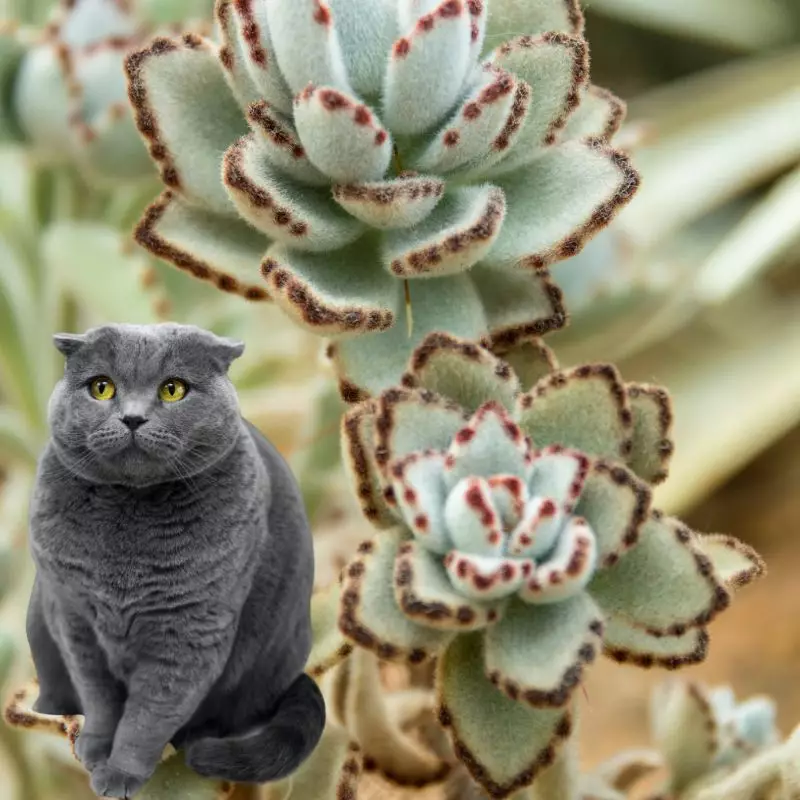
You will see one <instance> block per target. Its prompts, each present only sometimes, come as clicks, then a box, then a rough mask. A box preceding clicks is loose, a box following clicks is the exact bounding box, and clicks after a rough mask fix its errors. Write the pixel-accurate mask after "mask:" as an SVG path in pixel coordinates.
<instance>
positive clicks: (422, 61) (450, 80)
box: [383, 0, 474, 135]
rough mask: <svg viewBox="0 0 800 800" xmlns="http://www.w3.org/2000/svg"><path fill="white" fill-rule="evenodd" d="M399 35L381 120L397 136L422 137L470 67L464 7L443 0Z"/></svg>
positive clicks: (449, 104) (454, 98)
mask: <svg viewBox="0 0 800 800" xmlns="http://www.w3.org/2000/svg"><path fill="white" fill-rule="evenodd" d="M404 33H405V35H403V36H401V38H399V39H397V41H395V43H394V45H393V47H392V50H391V53H390V55H389V64H388V67H387V69H386V77H385V82H384V86H383V102H384V109H383V117H384V119H385V120H386V123H387V124H388V126H389V127H390V128H391V130H392V131H393V132H394V133H395V134H396V135H401V134H417V133H421V132H423V131H425V130H427V129H428V128H431V127H432V126H434V125H435V124H436V123H437V122H439V121H440V120H441V119H442V118H443V117H444V116H445V115H446V114H447V113H448V112H449V111H450V109H451V108H452V107H453V105H454V104H455V103H456V101H457V100H458V97H459V94H460V92H461V87H462V85H463V83H464V80H465V79H466V77H467V74H468V71H469V70H470V68H471V67H472V66H473V64H474V61H473V53H472V49H471V42H472V39H471V20H470V14H469V11H468V10H467V6H466V4H465V3H462V2H456V3H454V2H452V0H442V2H441V3H440V4H439V5H438V6H437V7H436V8H434V9H432V10H431V11H430V13H429V14H425V15H423V16H421V17H419V18H418V19H417V22H416V25H415V27H414V28H413V30H411V31H409V32H407V33H406V32H404ZM420 98H425V102H423V103H421V102H419V99H420Z"/></svg>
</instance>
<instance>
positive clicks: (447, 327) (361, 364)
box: [332, 275, 487, 399]
mask: <svg viewBox="0 0 800 800" xmlns="http://www.w3.org/2000/svg"><path fill="white" fill-rule="evenodd" d="M398 285H400V284H398ZM408 291H409V295H410V298H411V303H410V313H411V318H412V321H411V326H412V330H411V333H409V329H408V325H407V324H406V320H404V319H403V315H402V306H401V308H400V309H399V316H398V319H397V321H396V322H395V324H394V325H393V326H392V327H391V328H390V329H389V330H388V331H385V332H384V333H372V334H369V335H368V336H359V337H357V338H350V339H342V340H339V341H337V342H336V343H335V345H334V348H333V353H332V356H333V359H334V363H335V365H336V368H337V371H338V372H339V374H340V375H342V376H344V380H345V381H346V384H347V386H346V387H345V391H344V393H343V396H345V399H348V398H350V399H353V398H357V397H364V396H366V395H367V394H373V393H378V392H381V391H383V390H384V389H388V388H389V387H390V386H394V385H395V384H396V383H397V381H398V379H399V377H400V376H401V375H402V374H403V372H405V369H406V366H407V364H408V361H409V359H410V358H411V355H412V353H413V352H414V350H415V348H416V347H417V346H418V345H419V343H420V342H422V340H423V339H424V338H425V337H426V336H427V335H428V334H429V333H431V332H434V331H447V332H448V333H451V334H453V335H454V336H458V337H461V338H464V339H470V340H473V341H475V340H479V339H481V338H482V337H483V336H485V335H486V333H487V329H486V319H485V316H484V312H483V307H482V302H481V298H480V295H479V294H478V292H477V290H476V288H475V286H474V284H473V283H472V281H471V280H470V277H469V276H468V275H453V276H450V277H447V278H428V279H426V280H418V281H409V288H408Z"/></svg>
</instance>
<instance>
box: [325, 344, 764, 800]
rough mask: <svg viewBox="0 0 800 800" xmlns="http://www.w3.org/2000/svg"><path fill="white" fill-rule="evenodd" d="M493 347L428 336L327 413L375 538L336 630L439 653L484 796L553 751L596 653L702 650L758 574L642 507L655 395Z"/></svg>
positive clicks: (348, 578) (662, 469)
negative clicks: (381, 385) (359, 395)
mask: <svg viewBox="0 0 800 800" xmlns="http://www.w3.org/2000/svg"><path fill="white" fill-rule="evenodd" d="M505 359H507V360H505ZM505 359H500V358H499V357H497V356H496V355H494V354H493V353H491V352H490V351H488V350H486V349H484V348H481V347H479V346H477V345H475V344H474V343H469V342H467V341H464V340H460V339H457V338H455V337H451V336H448V335H444V334H439V333H435V334H432V335H430V336H429V337H428V338H427V339H426V340H425V341H424V342H423V343H422V345H421V346H420V347H419V348H418V349H417V350H416V351H415V353H414V354H413V356H412V357H411V359H410V362H409V365H408V369H407V372H406V373H405V375H404V376H403V379H402V385H400V386H397V387H394V388H391V389H389V390H387V391H385V392H383V393H381V395H380V396H379V397H377V398H374V399H370V400H367V401H365V402H363V403H361V404H359V405H356V406H355V407H353V408H352V409H351V410H350V411H349V412H348V413H347V415H346V416H345V419H344V422H343V438H344V447H345V450H346V452H347V454H348V456H349V459H348V461H349V470H350V475H351V478H352V481H353V485H354V488H355V490H356V493H357V495H358V497H359V498H360V501H361V503H362V507H363V510H364V513H365V514H366V516H367V517H368V518H369V519H370V520H371V521H372V522H373V524H375V525H376V526H377V527H380V528H383V529H384V530H382V531H381V532H380V533H378V534H377V535H376V536H375V537H374V539H372V540H370V541H368V542H365V543H364V544H363V545H362V547H361V549H360V551H359V554H358V556H357V557H356V558H355V559H354V560H353V561H352V562H351V563H350V564H349V565H348V566H347V567H346V568H345V570H344V572H343V575H342V581H343V593H342V605H341V611H340V619H339V625H340V629H341V631H342V632H343V633H344V634H345V635H346V636H348V637H349V638H350V639H351V640H352V641H353V642H354V643H355V644H357V645H360V646H362V647H366V648H369V649H372V650H373V651H375V652H376V653H377V654H378V655H379V656H381V657H382V658H386V659H393V660H402V661H409V662H421V661H424V660H426V659H428V658H432V657H438V693H439V706H440V712H439V718H440V721H441V722H442V724H443V725H444V726H445V727H447V728H448V729H449V731H450V735H451V736H452V738H453V740H454V744H455V752H456V753H457V754H458V756H459V758H461V759H462V760H463V761H464V762H465V764H466V766H467V767H468V768H469V770H470V772H471V773H472V775H473V777H474V778H475V779H476V780H477V781H478V782H480V783H481V784H483V786H484V787H485V788H486V789H487V791H488V792H489V793H490V794H491V795H492V796H493V797H506V796H509V795H510V794H512V793H513V792H514V791H516V790H518V789H519V788H521V787H522V786H525V785H527V784H529V783H531V782H532V781H533V780H534V778H535V776H536V774H537V773H538V772H539V771H540V770H541V769H542V768H543V767H545V766H546V765H547V764H549V763H550V762H551V761H552V760H553V758H554V756H555V752H556V749H557V747H558V744H559V742H560V741H561V740H562V739H564V738H566V737H567V736H568V735H569V733H570V728H571V722H570V712H569V710H568V706H569V701H570V697H571V695H572V692H573V691H574V689H575V687H576V686H577V685H578V684H579V683H580V681H581V679H582V674H583V670H584V667H585V665H587V664H589V663H590V662H591V661H593V660H594V658H595V656H596V654H597V653H599V652H600V651H601V650H602V651H603V652H604V653H605V654H606V655H608V656H610V657H612V658H614V659H616V660H617V661H621V662H629V663H633V664H638V665H641V666H645V667H650V666H654V665H661V666H665V667H667V668H670V669H674V668H677V667H679V666H682V665H685V664H693V663H696V662H698V661H701V660H702V659H703V658H704V657H705V655H706V650H707V643H708V636H707V632H706V626H707V624H708V623H709V622H710V621H711V620H712V618H713V617H714V616H716V614H717V613H719V612H720V611H721V610H723V609H724V608H726V607H727V605H728V603H729V601H730V596H731V591H732V588H733V587H734V586H738V585H740V584H743V583H746V582H748V581H750V580H751V579H753V578H754V577H755V576H757V575H759V574H760V573H761V572H762V571H763V563H762V561H761V559H760V557H759V556H758V555H757V554H756V553H755V552H754V551H753V550H752V549H751V548H749V547H747V546H746V545H744V544H742V543H740V542H738V541H737V540H735V539H733V538H732V537H725V536H702V535H700V534H697V533H695V532H693V531H691V530H689V529H688V528H687V527H686V526H685V525H683V524H682V523H681V522H680V521H678V520H676V519H672V518H669V517H667V516H665V515H663V514H662V513H660V512H658V511H657V510H655V509H653V508H652V507H651V503H652V497H651V495H652V491H651V486H652V484H654V483H658V482H659V481H661V480H663V479H664V478H665V477H666V473H667V467H668V461H669V457H670V455H671V452H672V443H671V441H670V438H669V428H670V424H671V411H670V406H669V398H668V396H667V394H666V392H664V391H663V390H662V389H660V388H658V387H653V386H649V385H640V384H629V383H628V384H626V383H624V382H623V381H622V379H621V378H620V376H619V374H618V372H617V370H616V369H615V368H614V367H613V366H611V365H605V364H600V365H589V366H581V367H578V368H575V369H570V370H560V369H558V367H557V364H556V363H555V360H554V357H553V355H552V353H551V352H550V351H549V350H548V349H547V348H546V347H544V345H543V344H542V343H541V342H539V341H537V340H532V341H528V342H525V343H520V344H518V345H517V346H515V347H514V348H513V349H510V350H509V351H507V352H506V353H505ZM511 364H514V366H515V367H516V369H513V368H512V366H511ZM521 381H524V383H522V382H521ZM523 385H527V386H529V387H531V388H530V389H529V390H528V391H523V389H522V387H523Z"/></svg>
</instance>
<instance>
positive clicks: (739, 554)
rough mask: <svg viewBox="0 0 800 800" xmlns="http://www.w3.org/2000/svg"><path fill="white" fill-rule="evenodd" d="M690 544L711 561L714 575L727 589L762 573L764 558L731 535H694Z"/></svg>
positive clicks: (740, 584)
mask: <svg viewBox="0 0 800 800" xmlns="http://www.w3.org/2000/svg"><path fill="white" fill-rule="evenodd" d="M693 543H694V545H695V546H696V547H697V548H698V550H699V551H700V552H701V553H703V555H705V556H706V558H708V559H709V560H710V561H711V564H712V565H713V567H714V573H715V574H716V576H717V578H718V579H719V580H720V581H721V582H722V583H723V584H725V586H726V587H727V588H728V589H730V590H731V591H733V590H734V589H738V588H739V587H741V586H746V585H747V584H748V583H750V582H751V581H754V580H755V579H756V578H761V577H763V576H764V575H766V572H767V567H766V564H765V563H764V559H763V558H761V556H760V555H759V554H758V553H757V552H756V551H755V550H754V549H753V548H752V547H750V545H749V544H745V543H744V542H740V541H739V540H738V539H737V538H735V537H734V536H726V535H725V534H721V533H718V534H706V535H703V534H696V535H695V537H694V539H693Z"/></svg>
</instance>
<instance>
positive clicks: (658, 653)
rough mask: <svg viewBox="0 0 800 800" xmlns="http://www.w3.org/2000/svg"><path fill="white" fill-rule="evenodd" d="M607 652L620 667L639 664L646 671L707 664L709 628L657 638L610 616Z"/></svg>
mask: <svg viewBox="0 0 800 800" xmlns="http://www.w3.org/2000/svg"><path fill="white" fill-rule="evenodd" d="M603 652H604V653H605V655H607V656H608V657H609V658H611V659H613V660H614V661H618V662H619V663H620V664H635V665H636V666H638V667H644V668H645V669H649V668H651V667H654V666H658V667H665V668H666V669H678V668H680V667H683V666H690V665H692V664H699V663H700V662H702V661H704V660H705V658H706V655H707V654H708V632H707V630H706V629H705V628H689V630H687V631H686V632H685V633H682V634H679V635H675V636H662V635H661V634H659V635H657V636H656V635H655V634H652V633H648V632H647V631H646V630H644V628H639V627H636V626H635V625H633V624H631V623H630V622H628V621H626V620H625V619H623V618H622V617H618V616H608V617H606V627H605V632H604V634H603Z"/></svg>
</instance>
